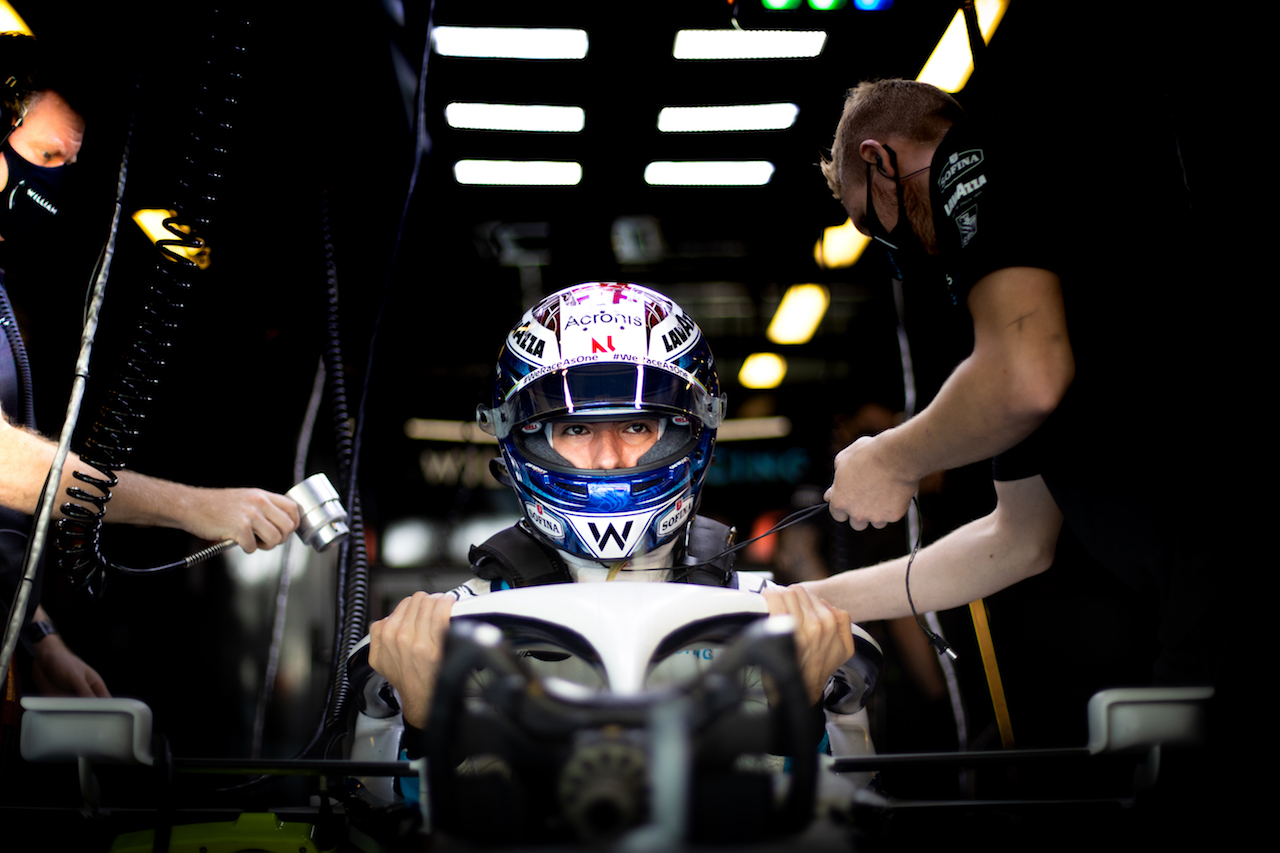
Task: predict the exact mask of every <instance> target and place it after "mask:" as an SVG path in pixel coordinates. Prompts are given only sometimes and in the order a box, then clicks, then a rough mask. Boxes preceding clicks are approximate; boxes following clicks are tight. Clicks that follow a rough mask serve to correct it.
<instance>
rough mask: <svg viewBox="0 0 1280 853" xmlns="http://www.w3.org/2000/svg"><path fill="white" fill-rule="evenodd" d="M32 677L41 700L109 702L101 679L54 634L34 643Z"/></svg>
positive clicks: (108, 695)
mask: <svg viewBox="0 0 1280 853" xmlns="http://www.w3.org/2000/svg"><path fill="white" fill-rule="evenodd" d="M31 677H32V678H33V679H35V682H36V689H37V690H39V691H40V694H41V695H42V696H86V697H90V698H92V697H94V696H98V697H101V698H104V699H109V698H111V693H110V691H108V690H107V685H106V682H104V681H103V680H102V676H100V675H98V673H97V671H95V670H94V668H93V667H91V666H89V664H87V663H85V662H84V661H82V660H81V659H80V658H79V657H78V656H77V655H76V654H75V652H73V651H71V649H69V648H67V644H66V643H64V642H63V641H62V638H61V637H60V636H58V635H57V634H49V635H48V636H46V637H45V638H44V639H43V640H41V641H40V642H38V643H36V646H35V661H34V662H33V663H32V665H31Z"/></svg>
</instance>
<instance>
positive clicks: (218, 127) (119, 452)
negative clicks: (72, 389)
mask: <svg viewBox="0 0 1280 853" xmlns="http://www.w3.org/2000/svg"><path fill="white" fill-rule="evenodd" d="M241 26H242V27H243V22H242V23H241ZM216 32H217V31H216V30H215V33H216ZM210 41H211V43H212V44H214V45H216V46H220V47H221V46H225V49H227V50H228V52H229V54H230V55H233V56H234V55H238V54H239V53H240V52H241V48H240V47H239V46H238V45H235V44H232V43H231V42H232V41H234V40H224V39H221V38H219V37H218V35H214V36H213V37H212V38H211V40H210ZM206 67H207V68H209V69H212V68H215V67H219V64H218V63H215V62H212V61H211V62H209V63H208V64H207V66H206ZM225 77H226V80H225V82H226V83H228V84H230V85H231V86H233V87H238V86H239V84H240V81H241V80H242V76H241V75H240V74H238V73H235V72H228V73H226V75H225ZM201 91H202V93H204V94H205V95H206V96H207V95H209V93H210V92H211V91H212V89H211V87H210V86H209V85H208V84H206V85H204V86H202V87H201ZM222 91H224V95H223V98H222V104H221V105H218V109H216V112H217V113H218V119H217V120H214V119H213V118H212V117H211V114H212V107H213V106H214V105H205V106H204V108H201V107H197V109H196V111H195V112H196V116H197V122H196V124H195V125H194V126H193V128H192V130H191V134H190V141H191V143H192V145H193V147H196V148H200V149H204V154H203V156H202V157H194V156H188V157H186V158H185V159H184V166H185V169H184V174H182V175H181V176H180V178H179V182H178V194H179V195H183V196H187V197H189V198H191V199H193V200H194V201H193V204H192V205H190V207H189V208H187V210H186V213H185V214H184V215H182V216H179V215H177V214H175V215H171V216H169V217H166V218H165V220H164V222H163V226H164V228H165V230H166V231H168V232H169V234H170V237H168V238H165V239H161V240H158V241H156V246H157V248H158V250H159V252H160V254H161V259H160V260H158V261H157V267H156V277H155V282H154V283H153V284H152V285H151V287H150V289H149V291H148V293H147V296H146V298H145V300H144V301H143V305H142V308H141V319H140V320H139V322H138V327H137V332H136V333H135V334H134V336H133V337H132V338H131V339H130V341H129V343H128V344H127V346H126V349H125V354H124V357H123V360H122V363H121V365H120V367H119V368H118V370H117V372H116V373H115V375H114V376H113V378H112V383H111V386H110V388H109V389H108V390H107V392H106V396H105V400H104V402H103V403H102V405H101V407H100V409H99V411H98V413H97V416H96V417H95V418H94V420H93V421H92V423H91V425H90V427H89V430H88V434H87V435H86V436H85V438H84V441H83V442H82V447H81V450H80V458H81V460H82V461H83V463H84V464H85V465H87V466H89V467H91V468H93V469H95V470H96V473H97V476H95V475H93V474H89V473H86V472H84V471H81V470H76V471H74V472H73V474H72V476H73V477H74V478H75V479H76V480H78V481H79V482H80V483H81V484H83V485H76V486H72V487H70V488H68V489H67V495H68V496H69V497H71V498H72V499H73V500H71V501H67V502H65V503H63V504H62V506H61V509H62V512H63V515H64V516H66V517H65V518H63V519H61V520H59V521H58V523H57V525H56V526H55V531H54V545H55V552H56V564H57V566H58V569H59V571H60V573H61V574H62V576H63V577H64V578H65V579H66V580H67V581H68V582H69V584H70V586H71V587H72V588H73V589H75V590H77V591H80V592H83V593H86V594H88V595H91V596H95V597H96V596H100V595H101V594H102V592H103V591H104V589H105V586H106V577H107V569H112V570H115V571H119V572H123V573H131V574H150V573H155V572H163V571H169V570H172V569H178V568H186V567H189V566H191V565H194V564H195V563H197V562H200V561H202V560H205V559H208V558H209V557H211V556H213V555H214V554H217V553H219V552H221V551H223V550H225V549H226V548H228V547H230V546H231V545H233V544H234V542H233V541H232V540H226V541H224V542H222V543H219V544H218V545H214V546H211V547H209V548H205V549H203V550H201V551H199V552H197V553H196V554H192V555H190V556H188V557H185V558H183V559H181V560H175V561H173V562H170V563H165V564H163V565H159V566H152V567H149V568H131V567H129V566H125V565H123V564H121V563H118V562H115V561H113V560H110V559H108V558H107V557H106V555H104V554H103V553H102V548H101V542H100V534H101V530H102V521H103V515H104V513H105V511H106V505H107V503H108V501H110V500H111V490H112V489H113V488H115V486H116V485H118V483H119V480H118V478H117V477H116V476H115V473H114V472H116V471H120V470H122V469H124V468H125V467H126V464H127V461H128V458H129V456H130V455H131V454H132V452H133V450H134V444H135V442H136V440H137V438H138V436H139V435H140V434H141V431H142V424H143V422H144V420H145V419H146V417H147V415H148V414H149V413H150V410H151V408H152V406H153V404H154V402H155V392H156V388H157V387H158V385H159V384H160V374H161V373H162V372H163V370H164V368H165V367H166V365H167V361H168V354H169V352H170V350H171V349H172V347H173V341H174V338H175V336H176V333H177V320H176V318H177V316H178V314H179V313H180V312H181V311H182V310H183V308H184V307H185V304H186V301H187V298H188V294H189V292H190V290H191V287H192V284H193V277H194V275H195V272H196V270H197V268H198V267H197V264H196V263H195V262H194V261H192V260H190V259H189V258H188V257H186V256H185V255H183V254H180V253H179V252H178V251H177V249H187V250H190V251H193V252H198V251H200V250H202V249H203V248H204V245H205V244H204V241H203V240H202V238H201V237H200V236H199V234H200V233H201V232H203V231H205V230H207V226H208V224H209V221H210V216H211V213H212V210H213V209H214V207H215V206H216V204H217V186H218V185H219V184H220V182H221V181H222V179H223V176H224V174H225V172H226V170H225V169H224V168H223V165H222V162H223V160H224V159H225V158H226V156H227V150H228V147H227V145H226V144H225V140H223V139H222V138H221V137H222V136H223V135H226V134H228V133H230V132H231V130H232V128H233V125H232V123H231V121H230V113H231V111H232V110H233V109H234V108H235V105H236V104H237V102H238V100H239V98H238V91H237V89H235V88H233V89H231V90H230V91H229V92H228V91H227V90H225V89H224V90H222ZM197 162H203V163H205V164H206V165H205V168H204V169H203V170H199V169H197V168H196V164H197ZM187 173H189V174H187ZM173 208H174V209H175V210H183V205H182V204H181V203H175V204H173ZM187 223H191V224H187Z"/></svg>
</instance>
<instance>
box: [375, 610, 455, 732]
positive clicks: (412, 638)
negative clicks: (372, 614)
mask: <svg viewBox="0 0 1280 853" xmlns="http://www.w3.org/2000/svg"><path fill="white" fill-rule="evenodd" d="M453 602H454V597H453V596H452V595H451V594H449V593H447V592H437V593H431V594H427V593H425V592H415V593H414V594H413V596H412V597H410V598H406V599H404V600H403V601H401V602H400V603H399V604H397V605H396V609H395V610H394V611H392V613H391V615H390V616H388V617H387V618H386V619H379V620H378V621H377V622H374V623H373V625H372V626H370V628H369V666H371V667H373V669H374V671H375V672H377V673H378V674H379V675H381V676H382V677H383V678H385V679H386V680H387V681H389V682H391V686H392V687H394V688H395V689H396V691H397V692H399V694H400V707H401V709H402V710H403V712H404V721H405V722H406V723H409V724H410V725H412V726H415V727H417V728H419V729H425V728H426V727H427V715H428V713H429V712H430V710H431V698H432V696H433V695H434V694H435V689H436V676H437V675H438V674H439V672H440V660H441V658H442V657H443V656H444V638H445V634H447V633H448V631H449V616H450V614H451V613H452V611H453Z"/></svg>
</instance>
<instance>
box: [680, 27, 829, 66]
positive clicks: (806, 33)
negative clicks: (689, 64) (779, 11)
mask: <svg viewBox="0 0 1280 853" xmlns="http://www.w3.org/2000/svg"><path fill="white" fill-rule="evenodd" d="M826 43H827V34H826V33H825V32H823V31H822V30H680V31H679V32H678V33H676V41H675V46H674V48H673V49H672V54H673V55H674V56H675V58H676V59H810V58H812V57H815V56H817V55H819V54H820V53H822V48H823V47H824V46H825V45H826Z"/></svg>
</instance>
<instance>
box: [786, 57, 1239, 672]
mask: <svg viewBox="0 0 1280 853" xmlns="http://www.w3.org/2000/svg"><path fill="white" fill-rule="evenodd" d="M1025 147H1026V146H1024V148H1025ZM1042 147H1043V148H1044V150H1043V151H1037V152H1036V153H1037V154H1039V155H1040V156H1042V157H1043V158H1044V159H1045V160H1047V161H1049V162H1050V163H1051V162H1052V161H1051V160H1050V156H1051V155H1049V154H1048V153H1046V152H1049V151H1053V150H1054V148H1053V146H1052V145H1050V144H1049V143H1048V141H1045V144H1044V145H1043V146H1042ZM1028 156H1029V155H1027V154H1026V153H1025V152H1023V153H1022V161H1021V162H1018V161H1017V157H1018V153H1017V152H1015V151H1014V150H1013V146H1012V145H1010V146H1009V147H1007V148H1006V149H1005V150H1003V151H1001V150H1000V149H996V148H993V147H991V145H990V140H987V139H983V138H981V135H980V133H979V132H978V129H977V128H976V126H975V123H974V122H973V121H972V120H970V118H969V117H967V116H966V114H965V112H964V111H963V110H962V109H961V107H960V106H959V104H958V103H957V102H956V101H955V100H954V99H953V98H952V97H951V96H949V95H947V94H946V93H944V92H942V91H940V90H938V89H936V88H934V87H932V86H929V85H927V84H923V83H919V82H916V81H909V80H883V81H876V82H871V83H862V84H860V85H859V86H857V87H856V88H854V89H852V90H850V92H849V96H848V99H847V100H846V103H845V109H844V113H843V115H842V117H841V120H840V123H839V126H838V129H837V131H836V136H835V142H834V144H833V147H832V156H831V159H830V160H827V161H825V162H824V163H823V164H822V169H823V173H824V175H825V176H826V178H827V181H828V183H829V185H830V186H831V189H832V191H833V192H834V194H835V196H836V197H837V198H839V199H840V201H841V203H842V204H843V205H844V207H845V209H846V211H847V212H848V214H849V217H850V219H851V220H852V222H853V224H854V225H855V226H856V227H857V228H858V230H859V231H861V232H862V233H863V234H866V235H868V236H870V237H873V238H874V239H875V240H876V241H877V242H879V243H881V244H882V245H883V246H884V247H885V248H886V249H887V250H888V252H889V257H890V261H891V264H892V266H893V269H894V272H895V274H896V276H897V277H898V278H899V279H901V280H903V281H904V284H906V286H907V287H912V286H916V287H920V286H923V285H926V284H928V283H930V282H932V280H934V279H937V280H939V281H940V282H944V283H945V288H946V290H947V293H948V295H947V298H948V299H949V300H950V301H951V302H952V303H953V304H954V305H955V306H956V311H957V316H958V317H959V318H963V313H961V312H963V311H964V310H965V309H966V308H967V310H968V313H969V315H970V317H971V319H972V325H973V336H974V344H973V350H972V353H970V354H969V355H968V357H967V358H965V359H964V360H963V361H962V362H961V363H960V364H959V365H958V366H957V367H956V368H955V370H954V371H953V372H952V373H951V375H950V376H949V378H948V379H947V381H946V382H945V383H944V384H943V386H942V388H941V389H940V391H939V392H938V394H937V396H936V397H935V398H934V399H933V401H932V402H931V403H930V404H929V405H928V406H927V407H925V408H924V409H923V410H922V411H921V412H920V413H919V414H917V415H916V416H915V417H913V418H911V419H910V420H908V421H906V422H905V423H903V424H901V425H900V426H898V427H895V428H893V429H889V430H886V431H884V432H882V433H879V434H878V435H875V436H868V437H863V438H860V439H858V440H857V441H855V442H854V443H853V444H851V445H850V446H849V447H847V448H845V449H844V450H842V451H841V452H840V453H839V455H838V456H837V457H836V470H835V476H834V481H833V484H832V486H831V488H830V489H829V490H828V491H827V494H826V498H827V500H828V501H829V502H830V508H831V514H832V516H833V517H834V518H835V519H836V520H837V521H847V522H848V523H849V524H850V525H851V526H852V527H853V528H854V529H855V530H863V529H865V528H866V527H867V526H868V525H871V526H872V527H876V528H881V527H884V526H885V525H886V524H887V523H889V522H893V521H897V520H899V519H900V518H902V517H903V515H905V513H906V511H907V507H908V505H909V503H910V501H911V498H912V495H913V494H914V493H915V491H916V488H917V485H918V483H919V481H920V480H921V479H922V478H923V477H925V476H927V475H928V474H930V473H932V472H934V471H937V470H942V469H950V468H956V467H959V466H962V465H966V464H969V463H972V462H978V461H981V460H983V459H986V458H989V457H995V464H994V466H993V467H994V474H995V491H996V498H997V506H996V508H995V510H994V511H993V512H992V513H991V514H989V515H987V516H985V517H983V518H979V519H977V520H975V521H973V522H970V523H969V524H967V525H964V526H962V527H960V528H959V529H957V530H955V531H954V532H952V533H951V534H949V535H948V536H946V537H944V538H942V539H940V540H938V541H937V542H935V543H933V544H931V545H930V546H928V547H927V548H924V549H922V550H921V551H920V553H919V554H918V556H917V558H916V560H915V562H914V564H913V565H912V571H911V578H910V580H911V595H912V598H913V599H914V603H915V606H916V609H917V610H919V611H926V610H942V609H947V608H951V607H956V606H959V605H962V604H965V603H967V602H970V601H974V600H977V599H979V598H982V597H984V596H987V595H990V594H992V593H994V592H997V591H998V590H1001V589H1004V588H1005V587H1007V586H1010V585H1011V584H1014V583H1016V582H1017V581H1019V580H1022V579H1023V578H1026V577H1029V576H1031V575H1033V574H1037V573H1039V572H1042V571H1044V570H1045V569H1047V568H1048V567H1049V565H1050V564H1051V563H1052V562H1053V559H1054V552H1055V546H1056V543H1057V540H1058V537H1059V533H1060V532H1061V530H1062V527H1063V524H1064V518H1065V523H1066V524H1067V525H1068V527H1069V528H1070V529H1071V530H1072V532H1073V533H1074V534H1075V535H1076V536H1077V538H1079V539H1080V541H1081V542H1082V544H1084V546H1085V547H1086V549H1087V550H1088V551H1089V552H1090V553H1091V554H1093V556H1094V557H1095V558H1096V559H1098V560H1099V561H1100V562H1101V563H1102V564H1103V565H1105V566H1107V567H1108V568H1109V569H1111V570H1112V571H1114V572H1115V573H1116V574H1118V575H1119V576H1121V577H1122V578H1123V579H1124V580H1126V581H1127V582H1129V583H1130V584H1132V585H1133V586H1135V587H1137V588H1139V589H1140V590H1142V591H1144V592H1146V593H1149V594H1150V596H1151V597H1152V598H1153V599H1154V600H1155V601H1156V603H1157V605H1158V606H1159V608H1160V615H1161V629H1160V630H1161V633H1160V641H1161V644H1162V653H1161V656H1160V658H1159V660H1158V661H1157V662H1156V665H1155V672H1154V675H1155V678H1156V680H1157V681H1160V682H1166V683H1203V682H1210V681H1212V680H1213V677H1214V669H1215V666H1216V664H1217V652H1216V649H1215V648H1214V645H1213V644H1214V643H1215V642H1216V639H1215V637H1216V633H1215V632H1213V631H1210V630H1207V627H1206V626H1207V620H1208V618H1209V616H1210V614H1212V613H1214V612H1215V607H1216V605H1215V596H1216V591H1215V590H1216V587H1215V585H1214V583H1212V582H1211V579H1210V577H1209V573H1208V572H1206V571H1205V568H1206V561H1207V553H1208V552H1207V550H1206V548H1207V543H1206V540H1205V538H1204V537H1201V536H1198V535H1196V534H1195V530H1194V526H1193V525H1188V524H1186V521H1185V518H1184V517H1182V516H1181V515H1178V514H1176V513H1175V512H1172V511H1171V509H1172V508H1173V506H1174V505H1173V503H1172V502H1173V501H1175V500H1176V499H1177V496H1178V495H1179V494H1185V492H1186V489H1187V488H1188V482H1187V481H1185V480H1184V481H1182V482H1179V480H1178V479H1177V478H1176V477H1170V476H1168V474H1169V473H1170V471H1169V470H1168V467H1167V466H1166V465H1165V464H1164V461H1165V460H1164V459H1162V458H1161V453H1163V452H1164V450H1165V447H1166V445H1165V444H1164V442H1162V441H1160V440H1158V438H1159V435H1158V433H1156V432H1154V431H1153V430H1154V429H1156V428H1157V425H1158V424H1159V421H1158V420H1156V417H1157V415H1156V413H1155V410H1156V409H1158V408H1159V407H1160V405H1161V403H1162V397H1161V395H1162V394H1163V391H1164V387H1165V386H1164V384H1163V383H1162V382H1161V381H1159V380H1157V379H1151V380H1150V381H1133V379H1134V376H1135V375H1141V376H1144V377H1146V376H1152V375H1154V374H1153V373H1152V371H1154V370H1156V369H1158V367H1159V365H1160V357H1161V356H1160V353H1159V352H1155V351H1147V350H1150V348H1148V347H1145V346H1139V345H1137V344H1135V343H1134V342H1133V336H1134V335H1141V327H1142V326H1143V325H1144V324H1143V323H1142V322H1138V323H1136V324H1134V323H1128V321H1126V320H1122V319H1120V315H1123V316H1124V317H1129V318H1130V319H1131V316H1132V315H1130V314H1128V313H1126V312H1127V311H1128V309H1129V308H1132V307H1133V306H1135V305H1137V304H1138V303H1139V302H1140V299H1139V298H1138V296H1134V294H1135V293H1137V294H1139V296H1145V291H1143V290H1142V288H1141V287H1131V286H1129V283H1128V280H1129V279H1130V278H1132V277H1133V275H1134V274H1135V270H1136V269H1137V265H1136V264H1134V265H1133V268H1124V269H1121V268H1119V267H1117V268H1115V269H1112V270H1110V271H1104V274H1103V275H1102V278H1103V279H1104V280H1105V281H1104V282H1103V283H1102V284H1099V283H1098V282H1097V281H1096V280H1093V281H1089V282H1088V283H1087V284H1085V283H1082V279H1083V278H1085V276H1083V275H1078V274H1077V273H1079V272H1080V270H1081V269H1082V267H1083V265H1082V263H1081V262H1080V261H1079V260H1078V259H1072V258H1071V257H1070V253H1068V252H1066V251H1064V250H1063V248H1062V247H1061V246H1060V245H1056V244H1055V241H1060V239H1061V235H1062V234H1063V233H1064V229H1065V228H1066V227H1067V226H1068V225H1069V224H1071V223H1070V222H1069V220H1068V219H1067V215H1066V213H1065V212H1064V208H1065V205H1064V204H1062V203H1060V202H1062V200H1063V199H1064V198H1069V197H1070V195H1071V194H1072V193H1073V192H1076V191H1078V190H1080V188H1079V187H1071V186H1070V185H1068V186H1067V187H1065V191H1064V189H1063V188H1062V187H1061V185H1060V184H1055V185H1053V186H1052V188H1051V190H1052V191H1047V190H1046V187H1045V186H1044V185H1043V184H1042V183H1039V182H1037V181H1036V180H1035V177H1036V175H1035V174H1034V173H1032V172H1030V171H1029V169H1030V167H1027V163H1028V162H1033V161H1028V160H1027V159H1026V158H1027V157H1028ZM1013 162H1018V166H1017V167H1013V166H1012V165H1011V164H1012V163H1013ZM1075 222H1076V224H1077V225H1078V223H1079V220H1076V221H1075ZM1135 242H1138V243H1139V245H1141V243H1140V241H1135ZM1130 254H1136V253H1134V252H1132V251H1131V252H1130ZM1092 260H1096V258H1091V261H1092ZM1089 269H1090V273H1091V274H1092V275H1094V278H1095V279H1096V278H1097V268H1096V267H1090V268H1089ZM1143 274H1146V275H1150V274H1151V273H1150V271H1149V270H1144V271H1143ZM1064 281H1066V282H1067V284H1066V286H1065V287H1064ZM940 286H941V285H940ZM1073 287H1074V288H1076V289H1074V290H1073ZM1073 300H1074V301H1073ZM1091 300H1092V301H1091ZM1100 306H1101V307H1100ZM1069 308H1074V311H1072V310H1069ZM1108 311H1115V312H1116V313H1117V317H1116V318H1110V319H1109V318H1098V317H1097V315H1098V314H1105V313H1106V312H1108ZM1146 325H1153V324H1152V323H1151V322H1150V318H1148V323H1147V324H1146ZM1069 329H1070V333H1069ZM1086 330H1087V331H1086ZM1135 353H1140V356H1138V357H1136V358H1131V356H1133V355H1134V354H1135ZM1135 371H1137V372H1138V373H1137V374H1135ZM1135 395H1136V396H1135ZM1184 473H1185V472H1184ZM1196 482H1198V481H1196ZM906 563H907V558H906V557H903V558H900V559H897V560H893V561H890V562H887V563H883V564H880V565H878V566H874V567H871V568H868V569H864V570H860V571H854V572H845V573H843V574H839V575H836V576H834V577H831V578H828V579H825V580H821V581H813V582H809V583H807V584H805V585H806V586H810V587H811V588H812V589H813V591H815V592H817V593H819V594H820V595H821V596H822V597H823V598H824V599H826V600H827V601H830V602H831V603H833V604H835V605H836V606H838V607H841V608H843V609H845V610H848V611H849V613H850V614H851V616H852V618H853V620H854V621H855V622H858V621H863V620H871V619H886V618H895V617H899V616H905V615H909V614H910V612H911V611H910V608H909V605H908V600H907V593H906V588H905V584H904V574H905V569H906Z"/></svg>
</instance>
